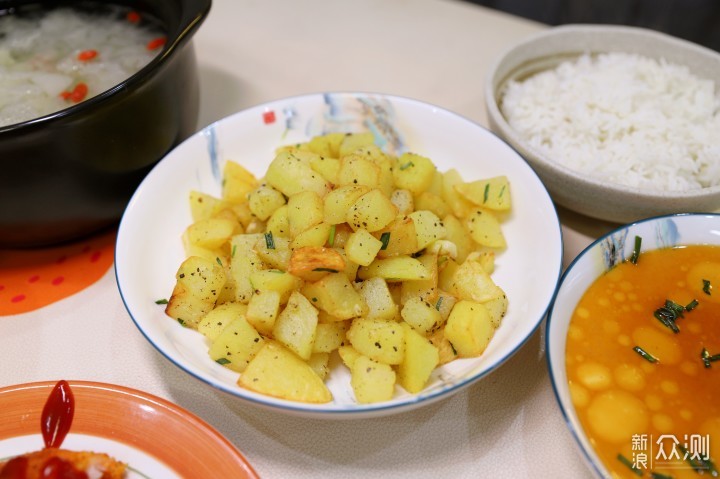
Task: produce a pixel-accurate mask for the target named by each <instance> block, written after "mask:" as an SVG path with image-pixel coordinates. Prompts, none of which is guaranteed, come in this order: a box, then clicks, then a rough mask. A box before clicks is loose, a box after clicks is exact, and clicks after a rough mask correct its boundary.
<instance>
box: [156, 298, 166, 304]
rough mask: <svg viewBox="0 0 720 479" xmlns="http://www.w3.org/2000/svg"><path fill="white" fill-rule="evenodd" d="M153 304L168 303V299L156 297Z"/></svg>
mask: <svg viewBox="0 0 720 479" xmlns="http://www.w3.org/2000/svg"><path fill="white" fill-rule="evenodd" d="M155 304H168V300H167V299H165V298H163V299H158V300H157V301H155Z"/></svg>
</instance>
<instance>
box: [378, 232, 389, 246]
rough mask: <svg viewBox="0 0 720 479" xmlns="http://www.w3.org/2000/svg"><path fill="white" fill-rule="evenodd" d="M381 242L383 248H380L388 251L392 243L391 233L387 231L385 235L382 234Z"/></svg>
mask: <svg viewBox="0 0 720 479" xmlns="http://www.w3.org/2000/svg"><path fill="white" fill-rule="evenodd" d="M380 241H381V242H382V246H381V247H380V249H381V250H386V249H387V247H388V243H390V232H389V231H386V232H385V233H383V234H381V235H380Z"/></svg>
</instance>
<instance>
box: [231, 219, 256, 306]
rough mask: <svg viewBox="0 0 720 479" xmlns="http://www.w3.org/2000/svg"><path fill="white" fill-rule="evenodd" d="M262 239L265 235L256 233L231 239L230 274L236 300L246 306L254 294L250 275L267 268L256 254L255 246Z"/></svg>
mask: <svg viewBox="0 0 720 479" xmlns="http://www.w3.org/2000/svg"><path fill="white" fill-rule="evenodd" d="M261 238H263V235H261V234H257V233H254V234H241V235H235V236H233V237H232V238H231V239H230V247H231V249H232V253H231V256H230V274H231V276H232V279H233V281H234V283H235V300H236V301H240V302H241V303H244V304H247V303H248V301H250V296H252V292H253V286H252V284H251V283H250V275H251V274H253V273H254V272H256V271H260V270H261V269H264V268H265V264H264V263H263V261H262V259H260V256H258V254H257V253H256V252H255V245H256V244H257V242H258V240H260V239H261Z"/></svg>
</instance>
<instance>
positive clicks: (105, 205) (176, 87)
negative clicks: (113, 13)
mask: <svg viewBox="0 0 720 479" xmlns="http://www.w3.org/2000/svg"><path fill="white" fill-rule="evenodd" d="M113 3H115V4H118V5H121V6H129V7H131V8H133V9H134V10H137V11H139V12H142V13H146V14H149V16H150V17H154V18H155V19H157V21H158V22H159V23H160V27H161V28H162V29H163V30H164V32H165V33H166V36H167V42H166V44H165V46H164V49H163V51H162V52H161V53H160V54H159V55H158V56H157V57H156V58H154V59H153V60H152V61H151V62H150V63H149V64H148V65H146V66H145V67H144V68H143V69H142V70H140V71H139V72H137V73H135V74H134V75H132V76H131V77H130V78H128V79H127V80H125V81H124V82H122V83H120V84H119V85H117V86H115V87H114V88H112V89H110V90H108V91H105V92H104V93H101V94H100V95H97V96H95V97H93V98H90V99H88V100H86V101H84V102H81V103H79V104H77V105H74V106H71V107H69V108H66V109H64V110H61V111H59V112H56V113H52V114H50V115H46V116H43V117H41V118H37V119H34V120H30V121H26V122H23V123H17V124H14V125H8V126H5V127H0V247H32V246H45V245H51V244H55V243H60V242H64V241H69V240H74V239H78V238H81V237H83V236H87V235H89V234H92V233H94V232H97V231H100V230H102V229H105V228H109V227H112V226H113V225H114V224H116V222H117V221H118V220H119V219H120V216H121V215H122V212H123V211H124V209H125V206H126V205H127V202H128V201H129V199H130V197H131V196H132V194H133V192H134V190H135V188H136V187H137V186H138V184H139V183H140V181H141V180H142V179H143V178H144V176H145V175H146V173H147V172H148V171H149V170H150V169H151V168H152V167H153V165H155V163H156V162H157V161H158V160H160V159H161V158H162V157H163V156H164V155H165V154H166V153H167V152H168V151H170V150H171V149H172V148H173V147H174V146H175V145H177V144H178V143H180V142H181V141H182V140H184V139H185V138H187V137H188V136H190V135H191V134H192V133H193V132H194V131H195V130H196V128H197V121H198V103H199V88H198V72H197V65H196V60H195V52H194V49H193V46H192V42H191V38H192V36H193V34H194V33H195V32H196V31H197V29H198V27H199V26H200V25H201V23H202V22H203V21H204V19H205V18H206V16H207V14H208V12H209V11H210V5H211V0H136V1H133V0H116V1H113ZM78 4H83V5H82V6H83V8H93V5H97V4H92V3H88V2H81V1H75V2H68V1H49V0H48V1H41V0H31V1H21V0H0V13H3V12H5V13H8V14H13V12H18V11H22V9H25V8H38V7H43V8H46V7H48V6H59V5H63V6H64V5H71V6H72V5H78Z"/></svg>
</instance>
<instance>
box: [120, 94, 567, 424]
mask: <svg viewBox="0 0 720 479" xmlns="http://www.w3.org/2000/svg"><path fill="white" fill-rule="evenodd" d="M115 254H116V275H117V281H118V286H119V290H120V293H121V296H122V299H123V301H124V303H125V305H126V308H127V310H128V312H129V313H130V316H131V317H132V319H133V321H134V322H135V325H136V326H137V327H138V328H139V329H140V331H141V332H142V333H143V334H144V336H145V337H146V338H147V339H148V340H149V341H150V342H151V343H152V344H153V346H154V347H155V348H157V350H159V351H160V352H161V353H162V354H163V355H164V356H165V357H166V358H168V359H169V360H170V361H171V362H172V363H174V364H175V365H177V366H178V367H179V368H181V369H182V370H184V371H185V372H187V373H189V374H190V375H191V376H194V377H195V378H197V379H200V380H201V381H204V382H206V383H207V384H209V385H211V386H213V387H215V388H217V389H219V390H221V391H224V392H226V393H229V394H231V395H234V396H236V397H238V398H241V399H243V400H245V401H247V402H249V403H251V404H255V405H258V406H261V407H265V408H270V409H273V410H276V411H279V412H283V413H291V414H296V415H302V416H310V417H319V418H359V417H368V416H377V415H383V414H390V413H395V412H400V411H405V410H409V409H412V408H415V407H418V406H421V405H425V404H429V403H431V402H434V401H437V400H439V399H442V398H445V397H448V396H450V395H451V394H453V393H455V392H457V391H459V390H461V389H463V388H465V387H467V386H469V385H471V384H472V383H473V382H475V381H477V380H479V379H480V378H482V377H484V376H486V375H487V374H489V373H490V372H492V371H494V370H495V369H496V368H498V366H500V365H501V364H502V363H503V362H504V361H506V360H507V359H508V358H509V357H510V356H511V355H512V354H513V353H514V352H516V351H517V350H518V348H520V347H521V346H522V345H523V344H524V342H525V341H526V340H527V339H528V338H529V336H530V335H531V334H532V333H533V332H534V331H535V330H536V329H537V327H538V325H539V323H540V321H541V320H542V318H543V317H544V315H545V313H546V310H547V308H548V305H549V304H550V301H551V299H552V296H553V294H554V291H555V287H556V285H557V282H558V279H559V276H560V272H561V263H562V236H561V230H560V225H559V221H558V217H557V214H556V211H555V208H554V206H553V203H552V202H551V200H550V197H549V195H548V193H547V191H546V189H545V187H544V186H543V184H542V182H541V181H540V180H539V179H538V177H537V175H536V174H535V173H534V172H533V170H532V169H531V168H530V167H529V166H528V165H527V163H526V162H525V161H524V160H523V159H522V158H521V157H520V156H519V155H518V154H517V153H516V152H515V151H514V150H513V149H512V148H510V147H509V146H508V145H507V144H505V143H504V142H503V141H502V140H500V139H499V138H498V137H496V136H495V135H494V134H492V133H490V132H489V131H488V130H486V129H485V128H483V127H481V126H479V125H477V124H475V123H473V122H471V121H469V120H467V119H465V118H463V117H461V116H459V115H457V114H454V113H452V112H449V111H447V110H444V109H442V108H440V107H438V106H434V105H429V104H426V103H422V102H420V101H416V100H412V99H408V98H403V97H397V96H389V95H382V94H373V93H344V92H337V93H318V94H309V95H304V96H298V97H292V98H286V99H281V100H277V101H273V102H270V103H266V104H263V105H258V106H256V107H253V108H250V109H247V110H244V111H241V112H239V113H236V114H234V115H232V116H230V117H227V118H225V119H223V120H220V121H218V122H216V123H214V124H212V125H210V126H208V127H206V128H205V129H203V130H202V131H200V132H198V133H197V134H195V135H194V136H192V137H191V138H189V139H188V140H186V141H185V142H184V143H182V144H181V145H180V146H178V147H177V148H176V149H175V150H173V151H172V152H170V153H169V154H168V155H167V156H166V157H165V158H164V159H163V160H162V161H161V162H160V163H159V164H158V165H157V167H155V168H154V169H153V170H152V171H151V172H150V174H149V175H148V176H147V177H146V179H145V180H144V181H143V183H142V184H141V185H140V187H139V188H138V190H137V192H136V193H135V195H134V197H133V198H132V200H131V201H130V203H129V205H128V207H127V210H126V212H125V214H124V216H123V219H122V221H121V224H120V227H119V231H118V239H117V246H116V253H115Z"/></svg>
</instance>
